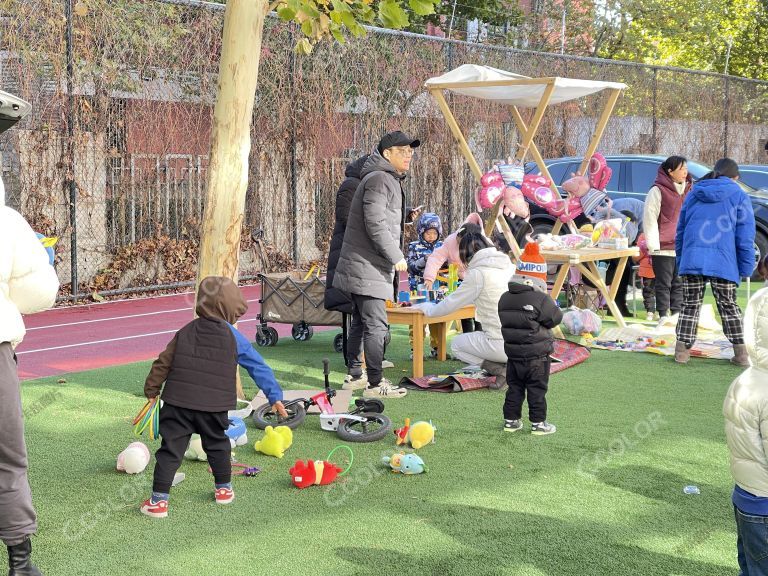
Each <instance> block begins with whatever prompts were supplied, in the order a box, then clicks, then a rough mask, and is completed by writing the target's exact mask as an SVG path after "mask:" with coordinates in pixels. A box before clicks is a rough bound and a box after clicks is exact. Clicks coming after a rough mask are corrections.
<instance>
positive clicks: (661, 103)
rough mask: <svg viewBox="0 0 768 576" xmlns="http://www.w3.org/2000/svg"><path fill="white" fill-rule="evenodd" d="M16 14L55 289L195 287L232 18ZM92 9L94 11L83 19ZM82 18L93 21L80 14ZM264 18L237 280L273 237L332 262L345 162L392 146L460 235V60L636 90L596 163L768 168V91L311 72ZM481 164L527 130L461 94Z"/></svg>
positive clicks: (570, 123) (530, 57)
mask: <svg viewBox="0 0 768 576" xmlns="http://www.w3.org/2000/svg"><path fill="white" fill-rule="evenodd" d="M70 5H71V3H70V2H66V1H65V2H62V1H60V0H38V1H28V2H22V1H20V2H16V3H15V4H14V6H15V9H14V13H8V14H0V19H1V20H2V23H3V27H4V33H3V35H2V36H0V86H2V87H3V89H5V90H9V91H11V92H14V93H16V94H18V95H20V96H22V97H24V98H26V99H28V100H30V101H31V102H32V103H33V106H34V113H33V114H32V115H31V116H30V117H28V118H27V119H25V120H24V121H22V122H21V123H20V124H19V125H18V126H17V127H16V128H14V129H13V130H11V131H9V132H7V133H6V134H4V135H3V136H2V137H0V170H1V171H2V175H3V178H4V180H5V184H6V189H7V196H8V202H9V203H10V205H12V206H14V207H16V208H18V209H20V210H21V211H22V212H23V213H24V214H25V216H26V217H27V218H28V219H29V220H30V221H31V222H32V223H33V224H34V226H35V227H36V228H37V229H38V230H39V231H40V232H43V233H45V234H46V235H54V236H58V237H59V238H60V242H59V244H58V246H57V254H58V260H59V261H58V264H57V269H58V271H59V275H60V278H61V280H62V282H63V283H65V284H66V283H68V282H70V283H71V284H72V285H73V286H75V287H76V288H75V289H74V290H73V291H74V292H76V293H78V294H89V293H91V292H93V291H94V290H97V291H101V292H103V293H110V292H119V291H132V290H136V289H147V288H152V289H156V288H157V287H173V286H178V285H181V284H182V283H185V282H188V281H190V280H191V279H193V278H194V272H195V268H196V248H197V242H198V240H199V224H200V220H201V216H202V210H203V207H204V204H205V186H206V168H207V154H208V147H209V135H210V129H211V122H212V113H213V102H214V99H215V87H216V77H217V66H218V62H219V48H220V38H221V29H222V25H223V15H224V13H223V10H222V7H221V6H219V5H216V4H210V3H206V2H194V1H192V0H174V1H164V2H154V3H153V2H139V1H136V2H120V3H110V2H108V1H107V0H90V1H89V2H88V3H87V4H86V3H79V4H78V5H77V6H76V9H75V10H74V11H69V10H67V7H68V6H70ZM82 6H87V7H86V8H85V9H84V8H82ZM78 7H79V8H78ZM294 42H295V31H294V30H293V29H292V27H291V26H289V25H286V24H283V23H280V22H278V21H277V20H273V19H268V21H267V26H266V29H265V38H264V42H263V47H262V54H261V64H260V71H259V87H258V92H257V98H256V109H255V112H254V118H253V128H252V150H251V157H250V179H249V185H248V193H247V201H246V214H245V228H246V229H245V231H244V236H243V253H242V259H241V274H243V275H244V276H249V275H252V274H254V273H255V272H256V271H258V270H260V269H262V268H263V267H264V264H263V263H262V262H260V261H259V259H258V258H255V257H254V255H253V253H252V252H251V251H250V240H249V235H248V233H249V232H250V231H251V230H252V229H256V228H259V229H262V230H264V233H265V238H266V240H267V242H268V243H269V244H270V245H271V247H270V258H269V262H268V263H267V264H268V265H269V266H270V267H271V271H275V270H278V269H287V268H291V267H303V268H306V267H307V266H308V264H309V263H311V262H314V261H317V260H321V259H322V258H323V256H324V253H325V251H326V247H327V242H328V240H329V237H330V232H331V230H332V227H333V212H334V210H333V208H334V201H335V191H336V188H337V187H338V185H339V183H340V182H341V180H342V178H343V173H344V167H345V164H346V163H347V162H348V161H349V160H351V159H353V158H355V157H357V156H358V155H360V154H363V153H365V152H367V151H368V150H370V149H371V148H372V147H373V145H374V144H375V143H376V142H377V141H378V139H379V138H380V136H381V135H382V134H383V133H384V132H385V131H387V130H389V129H395V128H397V129H402V130H405V131H407V132H409V133H412V134H414V135H416V136H418V137H419V138H420V139H421V140H422V142H423V143H424V144H423V146H422V147H421V148H420V149H419V151H418V155H417V157H416V158H415V159H414V162H413V168H412V172H411V174H410V176H409V178H408V189H409V194H410V196H411V201H412V202H413V203H414V205H415V204H424V205H426V206H427V208H428V209H429V210H431V211H434V212H437V213H438V214H440V215H441V216H442V217H443V220H444V228H446V229H451V228H453V227H455V226H456V225H457V224H458V223H459V222H460V221H461V220H462V219H463V218H464V216H465V215H466V214H467V212H469V211H470V210H472V209H473V204H474V202H473V191H474V188H475V182H474V180H473V178H472V176H471V174H470V172H469V170H468V167H467V166H466V163H465V162H464V160H463V158H462V157H461V156H460V154H459V152H458V149H457V147H456V145H455V142H454V140H453V138H452V136H451V135H450V133H449V131H448V129H447V127H446V125H445V122H444V121H443V118H442V116H441V114H440V113H439V111H438V109H437V107H436V106H435V103H434V102H433V101H432V100H431V97H430V96H429V94H428V93H427V92H426V91H425V90H424V88H423V86H424V81H425V80H426V79H428V78H430V77H433V76H437V75H440V74H442V73H444V72H445V71H447V70H450V69H452V68H455V67H456V66H459V65H461V64H463V63H475V64H484V65H488V66H493V67H497V68H501V69H504V70H510V71H514V72H516V73H519V74H524V75H528V76H563V77H573V78H589V79H595V80H611V81H621V82H625V83H626V84H627V85H628V86H629V88H628V90H626V92H625V94H624V95H623V96H622V97H621V99H620V100H619V103H618V106H617V108H616V111H615V113H614V116H613V118H612V119H611V121H610V123H609V125H608V129H607V131H606V135H605V137H604V139H603V142H602V145H601V147H600V150H601V151H603V152H604V153H659V154H683V155H685V156H688V157H690V158H695V159H697V160H700V161H703V162H713V161H714V160H715V159H716V158H718V157H720V156H723V155H729V156H731V157H733V158H735V159H736V160H737V161H739V162H747V163H756V162H758V161H761V159H762V155H763V154H764V153H763V146H764V143H765V140H766V139H768V121H767V120H768V83H766V82H758V81H752V80H747V79H742V78H736V77H729V76H723V75H718V74H708V73H700V72H693V71H686V70H680V69H672V68H664V67H649V66H642V65H637V64H630V63H621V62H614V61H605V60H598V59H588V58H580V57H570V56H567V55H559V54H549V53H535V52H526V51H521V50H515V49H511V48H504V47H500V46H491V45H483V44H476V43H466V42H459V41H448V40H445V39H440V38H435V37H431V36H422V35H417V34H410V33H403V32H394V31H391V30H380V29H371V30H370V31H369V34H368V35H367V36H366V37H365V38H362V39H359V40H350V41H349V42H348V43H346V44H344V45H340V44H321V45H319V46H317V47H316V49H315V51H314V52H313V53H312V55H311V56H308V57H300V56H296V55H295V54H294V52H293V50H292V46H293V44H294ZM599 98H600V96H592V97H588V98H584V99H583V100H582V101H580V102H577V103H569V104H567V105H561V106H556V107H553V108H551V110H550V113H549V114H548V115H547V116H546V117H545V121H544V123H543V125H542V127H541V129H540V136H539V141H538V143H539V146H540V148H541V151H542V154H543V155H544V156H545V157H556V156H562V155H570V154H574V153H580V152H583V151H584V150H585V149H586V147H587V143H588V140H589V136H590V134H591V131H592V128H593V127H594V125H595V123H596V120H597V118H596V112H595V111H596V110H598V109H599V105H598V104H599V102H598V99H599ZM451 105H452V107H453V109H454V112H455V114H456V116H457V119H458V121H459V123H460V124H461V125H462V127H463V129H464V130H465V133H466V135H467V137H468V140H469V142H470V145H471V147H472V149H473V151H474V152H475V154H476V156H477V159H478V161H479V162H480V164H481V166H482V167H490V165H491V163H492V162H493V161H494V160H498V159H502V158H505V157H506V156H508V155H510V154H511V153H512V152H513V151H514V150H515V147H516V143H517V141H518V134H517V130H516V129H515V127H514V123H513V122H512V120H511V118H510V117H509V115H508V112H507V111H506V110H504V109H503V108H502V107H495V106H493V105H489V104H488V103H487V102H482V101H477V100H472V99H468V98H461V97H452V98H451Z"/></svg>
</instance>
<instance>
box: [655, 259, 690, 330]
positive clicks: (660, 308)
mask: <svg viewBox="0 0 768 576" xmlns="http://www.w3.org/2000/svg"><path fill="white" fill-rule="evenodd" d="M651 263H652V264H653V273H654V274H655V276H656V311H657V312H658V313H659V316H670V315H671V314H677V313H678V312H680V308H682V307H683V281H682V280H681V279H680V276H678V275H677V258H675V257H674V256H658V255H657V256H653V257H652V258H651Z"/></svg>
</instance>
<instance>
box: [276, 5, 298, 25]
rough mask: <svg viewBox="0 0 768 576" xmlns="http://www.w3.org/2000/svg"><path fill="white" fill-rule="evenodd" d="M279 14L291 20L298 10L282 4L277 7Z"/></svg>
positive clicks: (282, 17) (286, 19)
mask: <svg viewBox="0 0 768 576" xmlns="http://www.w3.org/2000/svg"><path fill="white" fill-rule="evenodd" d="M277 15H278V16H280V18H281V19H282V20H285V21H286V22H291V21H292V20H293V19H294V18H296V11H295V10H293V9H291V8H288V7H287V6H281V7H280V8H278V9H277Z"/></svg>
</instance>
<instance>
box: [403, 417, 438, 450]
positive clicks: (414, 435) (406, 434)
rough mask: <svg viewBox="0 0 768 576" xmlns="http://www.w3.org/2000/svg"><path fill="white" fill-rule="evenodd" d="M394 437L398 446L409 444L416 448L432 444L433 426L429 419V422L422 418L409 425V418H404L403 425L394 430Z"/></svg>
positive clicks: (433, 439)
mask: <svg viewBox="0 0 768 576" xmlns="http://www.w3.org/2000/svg"><path fill="white" fill-rule="evenodd" d="M395 437H396V438H397V440H396V441H395V443H396V444H397V445H398V446H401V445H403V444H410V445H411V446H412V447H413V449H414V450H418V449H419V448H421V447H422V446H426V445H427V444H434V442H435V427H434V426H433V425H432V421H431V420H430V421H429V422H425V421H423V420H422V421H420V422H416V423H415V424H414V425H413V426H411V419H410V418H406V419H405V426H403V427H402V428H398V429H397V430H395Z"/></svg>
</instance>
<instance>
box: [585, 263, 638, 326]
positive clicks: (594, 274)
mask: <svg viewBox="0 0 768 576" xmlns="http://www.w3.org/2000/svg"><path fill="white" fill-rule="evenodd" d="M579 269H580V270H581V273H582V274H584V276H585V277H586V278H588V279H589V280H591V281H592V283H593V284H594V285H595V288H597V289H598V290H599V291H600V294H602V295H603V298H605V303H606V304H607V305H608V309H609V310H610V311H611V314H613V318H614V319H615V320H616V323H617V324H618V325H619V326H621V327H622V328H626V327H627V322H626V321H625V320H624V317H623V316H622V315H621V312H619V307H618V306H616V301H615V300H614V299H613V297H612V296H611V293H610V291H609V290H608V286H606V285H605V282H603V279H602V278H601V277H600V272H599V271H598V269H597V265H596V264H595V263H594V262H587V263H586V265H584V264H579Z"/></svg>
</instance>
